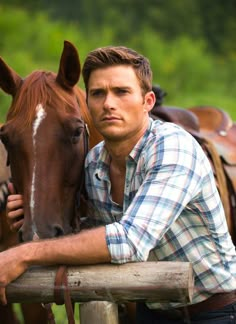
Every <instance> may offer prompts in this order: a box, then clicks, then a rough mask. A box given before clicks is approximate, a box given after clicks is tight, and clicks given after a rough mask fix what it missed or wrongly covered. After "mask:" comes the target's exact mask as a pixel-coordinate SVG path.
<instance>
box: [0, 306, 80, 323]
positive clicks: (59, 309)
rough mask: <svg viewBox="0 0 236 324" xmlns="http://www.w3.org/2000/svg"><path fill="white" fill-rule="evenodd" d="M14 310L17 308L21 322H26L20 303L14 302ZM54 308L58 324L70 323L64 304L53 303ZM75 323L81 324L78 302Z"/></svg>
mask: <svg viewBox="0 0 236 324" xmlns="http://www.w3.org/2000/svg"><path fill="white" fill-rule="evenodd" d="M14 310H15V312H16V314H17V317H18V318H19V320H20V323H21V324H24V320H23V316H22V313H21V309H20V304H14ZM52 310H53V314H54V317H55V321H56V323H57V324H67V323H68V320H67V315H66V310H65V306H64V305H61V306H57V305H56V304H53V307H52ZM0 322H1V321H0ZM9 324H10V323H9ZM32 324H33V323H32ZM75 324H80V321H79V304H78V303H76V304H75Z"/></svg>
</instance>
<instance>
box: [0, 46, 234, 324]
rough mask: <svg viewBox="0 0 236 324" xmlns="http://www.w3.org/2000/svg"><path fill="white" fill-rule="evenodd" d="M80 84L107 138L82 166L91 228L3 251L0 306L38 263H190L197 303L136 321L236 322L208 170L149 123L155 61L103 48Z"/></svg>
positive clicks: (230, 253) (154, 311)
mask: <svg viewBox="0 0 236 324" xmlns="http://www.w3.org/2000/svg"><path fill="white" fill-rule="evenodd" d="M83 78H84V82H85V87H86V93H87V103H88V106H89V109H90V112H91V115H92V118H93V121H94V124H95V126H96V128H97V129H98V131H99V132H100V133H101V134H102V135H103V137H104V142H102V143H100V144H98V145H97V146H96V147H95V148H93V149H92V150H91V151H90V152H89V154H88V156H87V159H86V163H85V174H86V189H87V193H88V205H89V213H88V215H87V216H88V222H89V223H90V225H91V226H93V228H91V229H89V230H83V231H82V232H81V233H79V234H76V235H73V236H66V237H63V238H58V239H49V240H41V241H37V242H30V243H25V244H22V245H19V246H18V247H15V248H13V249H11V250H8V251H5V252H3V253H2V254H1V256H0V282H1V283H2V284H3V287H2V288H1V289H0V301H1V302H2V303H6V298H5V289H4V286H6V285H7V284H8V283H9V282H11V281H12V280H14V279H15V278H17V277H18V276H19V275H20V274H21V273H22V272H24V271H26V270H27V269H28V267H29V266H31V265H35V264H37V265H52V264H70V265H72V264H73V265H79V264H95V263H103V262H112V263H125V262H135V261H147V260H160V261H189V262H191V263H192V264H193V269H194V275H195V287H194V296H193V305H190V306H188V307H184V306H186V305H184V304H180V303H179V304H172V303H169V304H159V303H153V304H150V305H144V304H142V303H140V304H138V306H137V323H184V322H186V321H188V320H189V321H190V320H191V321H194V323H198V324H203V323H206V321H207V323H209V324H210V323H214V324H215V323H221V324H222V323H229V322H230V321H231V323H233V321H234V323H235V321H236V319H235V318H236V297H235V290H236V252H235V247H234V245H233V243H232V240H231V237H230V235H229V232H228V228H227V224H226V220H225V215H224V211H223V207H222V203H221V201H220V197H219V194H218V192H217V188H216V185H215V181H214V176H213V173H212V171H211V166H210V164H209V162H208V160H207V158H206V156H205V154H204V152H203V150H202V149H201V147H200V146H199V144H198V143H197V142H196V141H195V140H194V138H193V137H192V136H191V135H189V134H188V133H187V132H186V131H184V130H183V129H182V128H180V127H178V126H176V125H174V124H171V123H163V122H161V121H153V120H151V119H150V118H149V114H148V113H149V111H150V110H151V109H152V107H153V106H154V103H155V95H154V93H153V91H152V90H151V89H152V72H151V69H150V65H149V62H148V60H147V59H146V58H145V57H143V56H142V55H140V54H138V53H136V52H135V51H133V50H131V49H128V48H125V47H105V48H100V49H97V50H95V51H92V52H91V53H89V55H88V56H87V58H86V60H85V64H84V67H83ZM22 205H23V197H22V196H21V195H11V196H9V200H8V209H9V213H8V217H9V220H10V223H11V228H12V229H18V228H19V227H20V226H21V224H22V222H23V220H19V216H21V215H22V214H23V209H22ZM16 219H17V221H16ZM94 226H95V227H94ZM55 240H56V244H55ZM5 269H7V271H6V270H5ZM165 309H167V310H168V311H165ZM170 310H171V311H170ZM173 310H175V312H173ZM170 314H172V315H173V314H178V316H177V315H176V316H175V315H174V316H172V317H173V318H170ZM233 318H234V320H233Z"/></svg>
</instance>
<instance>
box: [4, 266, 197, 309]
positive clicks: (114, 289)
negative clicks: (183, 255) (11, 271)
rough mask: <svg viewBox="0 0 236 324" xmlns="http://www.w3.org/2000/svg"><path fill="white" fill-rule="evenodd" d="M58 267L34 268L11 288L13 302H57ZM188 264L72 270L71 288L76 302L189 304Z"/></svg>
mask: <svg viewBox="0 0 236 324" xmlns="http://www.w3.org/2000/svg"><path fill="white" fill-rule="evenodd" d="M57 269H58V268H57V267H33V268H31V269H29V270H28V271H27V272H26V273H24V274H23V275H22V276H21V277H19V278H18V279H17V280H15V281H14V282H12V283H11V284H10V285H8V287H7V289H6V295H7V299H8V301H9V302H44V303H48V302H54V295H53V293H54V280H55V275H56V271H57ZM193 284H194V283H193V272H192V266H191V264H190V263H188V262H140V263H127V264H123V265H112V264H102V265H92V266H77V267H72V266H70V267H68V286H69V290H70V294H71V297H72V299H73V300H74V301H76V302H86V301H96V300H97V301H98V300H100V301H112V302H123V301H148V302H151V301H160V302H161V301H162V302H165V301H172V302H178V301H182V300H186V301H189V300H191V298H192V292H193Z"/></svg>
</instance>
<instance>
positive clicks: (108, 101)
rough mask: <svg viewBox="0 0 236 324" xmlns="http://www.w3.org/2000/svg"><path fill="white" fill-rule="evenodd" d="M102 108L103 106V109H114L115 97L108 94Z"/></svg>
mask: <svg viewBox="0 0 236 324" xmlns="http://www.w3.org/2000/svg"><path fill="white" fill-rule="evenodd" d="M103 106H104V109H112V108H115V97H114V95H113V94H112V93H108V94H107V95H106V97H105V100H104V103H103Z"/></svg>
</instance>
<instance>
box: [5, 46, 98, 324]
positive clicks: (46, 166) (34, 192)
mask: <svg viewBox="0 0 236 324" xmlns="http://www.w3.org/2000/svg"><path fill="white" fill-rule="evenodd" d="M80 72H81V69H80V61H79V57H78V53H77V50H76V48H75V47H74V46H73V45H72V44H71V43H69V42H65V43H64V49H63V52H62V55H61V60H60V65H59V71H58V73H57V74H55V73H52V72H46V71H35V72H33V73H31V74H30V75H29V76H27V77H26V78H25V79H22V78H21V77H20V76H19V75H18V74H17V73H16V72H15V71H13V69H11V68H10V67H9V66H8V65H7V64H6V63H5V62H4V60H3V59H0V87H1V88H2V89H3V91H5V92H6V93H7V94H9V95H11V96H12V104H11V106H10V109H9V111H8V114H7V119H6V123H5V124H4V125H3V126H2V127H1V130H0V136H1V140H2V142H3V143H4V146H5V148H6V150H7V163H8V164H9V165H10V169H11V175H12V181H13V183H14V186H15V188H16V190H17V192H19V193H21V194H23V196H24V225H23V226H22V228H21V229H20V231H19V239H20V241H29V240H33V239H38V238H50V237H57V236H60V235H64V234H69V233H72V232H76V231H78V230H79V218H78V208H77V207H78V206H76V204H75V201H76V200H77V201H78V197H77V195H78V192H81V190H82V189H83V163H84V158H85V155H86V153H87V150H88V149H89V147H92V146H94V145H95V144H96V143H97V142H99V141H100V140H101V139H102V138H101V136H100V135H99V134H98V133H97V132H96V130H95V128H94V127H92V121H91V118H90V114H89V112H88V109H87V105H86V100H85V95H84V92H83V91H82V90H81V89H79V88H78V87H76V86H75V85H76V83H77V82H78V80H79V77H80ZM87 126H88V129H89V132H90V136H89V138H88V134H87ZM87 141H89V143H87ZM78 205H79V201H78ZM5 225H6V224H5ZM5 225H4V226H5ZM3 231H4V235H5V236H6V237H7V236H8V237H9V235H11V236H12V235H13V234H12V233H10V232H9V229H7V228H5V227H4V230H3ZM7 231H8V232H7ZM16 242H17V241H16V239H15V236H14V244H15V243H16ZM24 306H26V307H27V305H24ZM37 306H38V305H36V307H37ZM0 311H1V310H0ZM41 314H42V315H43V317H41ZM45 314H46V312H45V310H44V309H43V308H42V307H41V306H39V312H38V311H37V310H36V309H34V310H33V314H31V315H32V316H33V317H31V318H29V320H27V319H26V317H25V323H30V324H31V323H40V324H43V323H47V317H45ZM31 315H30V316H31ZM0 316H1V324H3V322H2V318H3V317H2V315H0ZM12 318H13V317H12ZM4 323H7V324H8V323H13V320H9V321H7V320H6V322H4Z"/></svg>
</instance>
